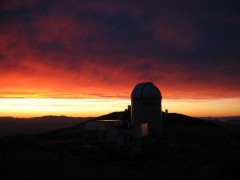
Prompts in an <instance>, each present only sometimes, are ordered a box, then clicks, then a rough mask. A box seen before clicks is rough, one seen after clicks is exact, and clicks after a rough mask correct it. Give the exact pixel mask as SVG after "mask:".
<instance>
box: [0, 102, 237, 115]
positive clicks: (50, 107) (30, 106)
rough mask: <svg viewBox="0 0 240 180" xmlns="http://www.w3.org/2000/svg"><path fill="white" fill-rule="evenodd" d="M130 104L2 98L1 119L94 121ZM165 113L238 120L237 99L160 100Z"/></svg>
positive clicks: (0, 106)
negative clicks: (65, 118)
mask: <svg viewBox="0 0 240 180" xmlns="http://www.w3.org/2000/svg"><path fill="white" fill-rule="evenodd" d="M130 104H131V101H130V99H120V98H82V99H71V98H1V99H0V117H3V116H12V117H38V116H47V115H56V116H60V115H64V116H70V117H96V116H101V115H104V114H108V113H111V112H115V111H124V110H125V109H126V108H127V106H128V105H130ZM165 109H168V112H169V113H173V112H174V113H181V114H185V115H189V116H194V117H206V116H213V117H219V116H239V115H240V113H239V109H240V98H228V99H210V100H209V99H174V100H173V99H163V100H162V111H165Z"/></svg>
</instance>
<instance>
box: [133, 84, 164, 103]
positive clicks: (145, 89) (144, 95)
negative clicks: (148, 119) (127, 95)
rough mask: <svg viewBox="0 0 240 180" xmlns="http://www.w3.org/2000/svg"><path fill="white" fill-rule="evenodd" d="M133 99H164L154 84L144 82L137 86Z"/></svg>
mask: <svg viewBox="0 0 240 180" xmlns="http://www.w3.org/2000/svg"><path fill="white" fill-rule="evenodd" d="M131 99H162V95H161V92H160V91H159V89H158V88H157V87H156V86H155V85H154V84H153V83H152V82H144V83H139V84H137V85H136V86H135V88H134V89H133V91H132V94H131Z"/></svg>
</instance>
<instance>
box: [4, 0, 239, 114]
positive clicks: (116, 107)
mask: <svg viewBox="0 0 240 180" xmlns="http://www.w3.org/2000/svg"><path fill="white" fill-rule="evenodd" d="M239 8H240V3H239V1H231V0H225V1H221V0H211V1H209V0H198V1H197V0H191V1H190V0H165V1H164V0H157V1H154V0H150V1H147V0H146V1H141V0H137V1H135V0H130V1H125V0H121V1H116V0H110V1H103V0H96V1H93V0H91V1H90V0H89V1H79V0H77V1H71V0H63V1H59V0H50V1H49V0H6V1H1V2H0V13H1V15H0V21H1V22H0V26H1V27H0V116H17V117H18V116H20V117H25V116H27V117H31V116H40V115H49V114H51V115H68V116H96V115H101V114H105V113H109V112H112V111H120V110H124V109H125V107H126V106H127V105H128V104H130V100H129V98H130V94H131V91H132V89H133V88H134V86H135V85H136V84H137V83H139V82H147V81H151V82H153V83H154V84H155V85H156V86H157V87H158V88H159V89H160V91H161V92H162V95H163V109H165V108H167V109H169V112H179V113H185V114H187V115H192V116H231V115H240V113H239V112H240V73H239V69H240V50H239V49H240V21H239V19H240V13H239ZM83 104H84V105H83ZM93 107H94V108H93Z"/></svg>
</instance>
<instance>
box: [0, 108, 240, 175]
mask: <svg viewBox="0 0 240 180" xmlns="http://www.w3.org/2000/svg"><path fill="white" fill-rule="evenodd" d="M122 113H123V112H120V113H119V112H115V113H110V114H108V115H106V116H101V117H98V118H94V119H91V120H90V121H94V120H97V119H107V118H109V119H118V118H119V117H123V116H121V115H122ZM83 125H84V122H83V123H81V124H78V125H75V126H72V127H70V128H65V129H61V130H59V131H52V132H48V133H43V134H38V135H28V136H27V135H22V136H12V137H2V138H0V158H1V164H0V168H1V170H2V172H1V174H0V178H2V177H8V178H11V177H18V178H32V177H33V178H34V177H35V178H36V177H37V178H71V177H72V178H239V177H240V171H239V170H238V164H239V162H240V139H239V137H238V136H235V134H234V133H232V132H231V131H229V130H226V129H225V128H223V127H221V126H219V125H217V124H214V123H212V122H208V121H205V120H201V119H197V118H193V117H189V116H185V115H181V114H175V113H173V114H169V116H168V118H164V120H163V133H162V134H161V136H159V137H155V138H153V137H145V138H144V139H143V144H142V146H141V148H138V147H137V148H136V147H135V148H131V147H128V148H124V147H115V146H110V145H103V144H98V145H97V144H96V146H86V143H85V141H84V138H83V136H82V135H83V134H81V133H80V132H81V129H82V128H83V127H84V126H83ZM69 131H72V133H66V132H69ZM53 137H54V138H53Z"/></svg>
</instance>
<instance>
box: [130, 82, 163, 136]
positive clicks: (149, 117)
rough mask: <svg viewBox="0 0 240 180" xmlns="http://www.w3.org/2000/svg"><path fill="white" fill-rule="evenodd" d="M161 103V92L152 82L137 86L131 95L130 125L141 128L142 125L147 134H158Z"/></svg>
mask: <svg viewBox="0 0 240 180" xmlns="http://www.w3.org/2000/svg"><path fill="white" fill-rule="evenodd" d="M161 101H162V95H161V92H160V91H159V89H158V88H157V87H156V86H155V85H154V84H153V83H152V82H145V83H139V84H137V85H136V86H135V88H134V89H133V91H132V93H131V125H132V126H138V127H141V125H142V124H147V130H148V133H149V134H158V133H160V132H161V130H162V105H161ZM139 133H141V132H139Z"/></svg>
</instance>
